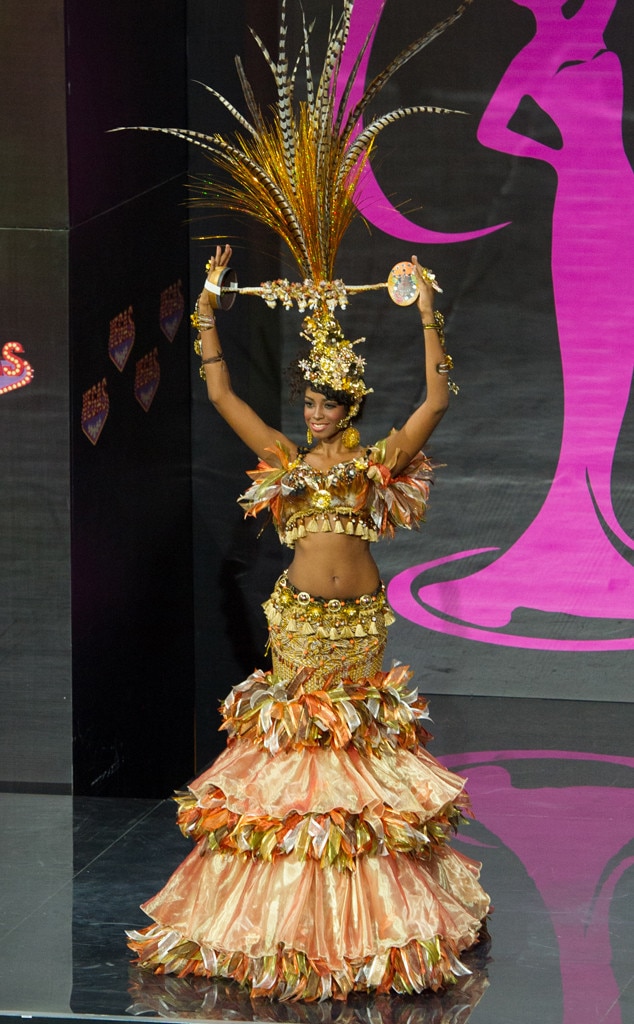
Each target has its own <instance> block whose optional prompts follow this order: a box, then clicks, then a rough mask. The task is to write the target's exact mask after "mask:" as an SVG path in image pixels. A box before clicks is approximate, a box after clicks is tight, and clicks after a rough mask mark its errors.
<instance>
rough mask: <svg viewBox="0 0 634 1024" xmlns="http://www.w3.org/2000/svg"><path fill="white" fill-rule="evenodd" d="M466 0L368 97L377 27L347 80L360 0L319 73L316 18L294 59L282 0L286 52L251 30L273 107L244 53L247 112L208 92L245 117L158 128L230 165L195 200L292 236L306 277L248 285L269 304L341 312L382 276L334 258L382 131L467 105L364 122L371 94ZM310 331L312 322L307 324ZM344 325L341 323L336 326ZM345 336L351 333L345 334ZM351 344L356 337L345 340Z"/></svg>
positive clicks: (418, 109) (417, 44)
mask: <svg viewBox="0 0 634 1024" xmlns="http://www.w3.org/2000/svg"><path fill="white" fill-rule="evenodd" d="M471 2H472V0H462V2H461V3H460V4H459V6H458V7H457V9H456V10H455V12H454V13H453V14H452V15H450V16H449V17H448V18H445V19H444V20H443V21H441V22H440V23H438V24H437V25H435V26H434V27H433V28H432V29H430V30H429V31H428V32H427V33H425V34H424V35H423V36H421V37H420V38H419V39H417V40H415V41H414V42H413V43H410V44H409V45H408V46H406V47H405V49H403V50H401V52H400V53H399V54H398V55H397V56H396V57H395V58H394V59H393V60H392V61H391V62H390V63H389V64H388V65H387V67H386V68H385V69H384V70H383V71H382V72H380V73H379V74H378V75H376V76H375V77H374V78H373V79H372V81H371V82H370V83H369V84H368V85H367V86H366V88H365V89H364V91H363V92H362V95H361V97H360V99H359V100H358V101H357V102H356V103H354V104H352V102H351V97H352V94H353V91H354V89H355V85H356V82H357V77H358V75H359V73H360V68H361V66H362V62H363V58H364V55H365V53H366V50H367V48H368V46H369V45H370V42H371V39H372V36H373V31H372V32H370V34H369V35H368V36H367V38H366V40H365V42H364V44H363V46H362V47H361V50H360V51H359V53H358V55H357V57H356V60H355V61H354V63H353V65H352V69H351V71H350V74H349V76H348V78H347V80H346V82H345V84H344V85H343V87H342V88H341V89H339V88H338V85H339V75H340V68H341V60H342V55H343V52H344V48H345V46H346V42H347V40H348V34H349V30H350V22H351V17H352V10H353V5H354V0H343V9H342V13H341V15H340V17H339V18H338V20H336V21H334V22H333V19H332V15H331V23H330V30H329V33H328V38H327V41H326V48H325V56H324V59H323V64H322V67H321V71H320V73H319V75H318V76H316V77H313V69H312V61H311V53H310V36H311V30H312V25H311V26H309V25H307V23H306V19H305V16H304V13H303V11H302V39H303V41H302V44H301V47H300V50H299V53H298V54H297V55H296V57H295V59H294V60H293V61H292V62H291V61H290V60H289V55H288V52H287V30H288V26H287V17H286V11H287V2H286V0H282V3H281V13H280V29H279V45H278V55H277V59H274V58H273V57H272V56H271V54H270V53H269V51H268V49H267V47H266V46H265V44H264V43H263V41H262V39H261V38H260V37H259V36H258V35H257V33H256V32H254V31H253V30H251V33H252V35H253V37H254V39H255V41H256V43H257V45H258V47H259V49H260V51H261V53H262V55H263V57H264V59H265V61H266V63H267V64H268V67H269V68H270V71H271V74H272V75H273V78H274V81H275V87H276V91H277V101H276V103H275V104H274V106H273V107H272V108H271V109H270V110H268V111H267V112H266V113H265V112H263V111H262V109H261V108H260V106H259V104H258V102H257V99H256V96H255V93H254V90H253V88H252V86H251V85H250V83H249V81H248V79H247V76H246V73H245V71H244V67H243V65H242V61H241V60H240V57H236V58H235V63H236V68H237V73H238V77H239V80H240V84H241V87H242V92H243V95H244V100H245V104H246V107H247V110H248V116H245V115H244V114H242V113H241V112H240V111H239V110H237V109H236V107H235V106H234V105H233V104H232V103H231V102H230V101H229V100H228V99H226V97H224V96H223V95H222V94H221V93H219V92H218V91H217V90H216V89H214V88H212V87H211V86H209V85H206V86H204V87H205V88H206V89H207V91H208V92H209V93H211V94H212V95H213V96H214V97H216V99H218V100H219V101H220V103H222V104H223V105H224V106H225V107H226V109H227V110H228V111H229V112H230V113H231V114H232V116H233V117H234V118H235V120H236V122H237V127H236V129H235V131H234V132H233V134H232V135H230V136H225V135H221V134H219V133H214V134H211V135H206V134H203V133H201V132H197V131H194V130H190V129H180V128H149V127H144V128H142V129H141V130H143V131H156V132H164V133H167V134H169V135H174V136H176V137H177V138H179V139H184V140H185V141H187V142H189V143H191V144H192V145H195V146H198V147H199V148H201V149H202V150H203V151H204V152H205V154H206V155H207V157H208V158H209V160H210V161H211V163H212V164H214V165H215V166H216V167H217V168H218V169H220V170H221V171H223V172H225V174H226V175H227V177H228V181H224V180H223V181H219V180H216V179H210V180H209V181H207V180H199V181H198V183H197V184H196V185H195V192H196V193H197V196H196V198H195V200H194V202H196V203H200V204H204V205H206V206H208V207H211V208H221V209H225V210H227V209H228V210H232V211H234V212H236V213H238V214H242V215H247V216H249V217H253V218H255V219H256V220H258V221H260V222H261V223H262V224H265V225H266V226H267V227H268V228H270V229H271V230H272V231H273V232H275V233H276V234H277V235H278V236H279V237H280V238H281V239H283V241H284V242H285V243H286V245H287V246H288V248H289V250H290V252H291V254H292V256H293V258H294V260H295V262H296V264H297V267H298V270H299V273H300V275H301V278H302V283H301V284H297V285H294V284H291V283H289V282H288V281H276V282H269V283H268V284H267V285H263V286H262V287H260V288H240V289H237V290H238V291H240V292H242V293H250V294H259V295H261V296H262V297H263V298H264V299H265V300H266V301H267V302H268V303H269V305H275V303H276V302H277V301H278V300H280V301H281V302H282V303H283V305H285V306H286V307H289V306H291V305H292V303H293V301H295V302H297V304H298V306H299V308H300V309H306V308H307V307H308V308H310V309H313V310H317V311H318V312H319V311H321V312H322V314H323V315H324V316H325V315H326V311H328V312H329V313H330V314H332V310H333V309H334V308H336V306H341V307H344V306H345V305H346V303H347V294H348V293H349V292H353V291H359V290H365V288H367V287H385V285H383V284H382V285H378V286H356V287H350V286H345V285H344V284H343V282H341V281H336V280H334V266H335V259H336V256H337V252H338V250H339V246H340V244H341V241H342V239H343V237H344V235H345V233H346V231H347V230H348V228H349V226H350V224H351V222H352V220H353V219H354V218H355V216H357V215H358V213H359V201H360V198H361V197H360V195H359V191H360V184H361V179H362V174H363V170H364V167H365V166H366V163H367V161H368V160H369V159H370V155H371V152H372V148H373V145H374V142H375V140H376V137H377V136H378V135H379V133H380V132H381V131H382V130H383V129H384V128H386V127H387V126H388V125H390V124H393V123H394V122H395V121H398V120H400V119H402V118H404V117H409V116H410V115H411V114H419V113H434V114H450V113H454V114H462V113H464V111H457V110H449V109H447V108H445V107H438V106H419V105H417V106H408V107H399V108H398V109H396V110H392V111H390V112H389V113H387V114H383V115H382V116H380V117H378V118H376V119H374V120H371V121H370V123H369V124H367V125H364V123H363V116H364V114H365V113H366V111H367V108H368V106H369V104H370V103H371V102H372V101H373V100H374V99H375V98H376V96H377V95H378V94H379V93H380V91H381V90H382V89H383V87H384V86H385V84H386V83H387V82H388V81H389V79H390V78H391V77H392V76H393V75H394V74H395V72H396V71H398V70H399V68H401V67H402V66H403V65H404V64H405V63H407V61H409V60H411V58H412V57H414V56H415V55H416V54H418V53H419V52H420V51H421V50H422V49H424V48H425V47H426V46H428V45H429V43H431V42H432V41H433V40H434V39H436V38H437V37H438V36H439V35H440V34H441V33H442V32H444V31H445V29H447V28H448V27H449V26H450V25H452V24H453V23H454V22H455V21H456V20H457V19H458V18H459V17H460V16H461V15H462V14H463V13H464V11H465V10H466V9H467V8H468V7H469V6H470V4H471ZM302 60H303V63H304V69H305V71H304V73H305V82H306V90H305V92H306V94H305V98H303V99H300V98H298V97H297V96H296V95H295V82H296V78H297V72H298V69H299V65H300V62H302ZM304 331H305V334H304V336H306V335H307V334H308V336H309V337H310V325H308V330H307V322H305V324H304ZM335 333H336V332H335ZM344 340H345V339H344ZM346 345H350V342H346Z"/></svg>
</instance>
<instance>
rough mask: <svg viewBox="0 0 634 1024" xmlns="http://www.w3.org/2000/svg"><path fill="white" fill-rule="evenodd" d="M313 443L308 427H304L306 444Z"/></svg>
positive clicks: (311, 433)
mask: <svg viewBox="0 0 634 1024" xmlns="http://www.w3.org/2000/svg"><path fill="white" fill-rule="evenodd" d="M312 443H313V432H312V430H311V429H310V427H306V444H312Z"/></svg>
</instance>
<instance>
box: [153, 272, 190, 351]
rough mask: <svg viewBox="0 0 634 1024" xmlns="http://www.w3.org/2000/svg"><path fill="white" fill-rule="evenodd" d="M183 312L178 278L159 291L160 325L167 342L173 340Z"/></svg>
mask: <svg viewBox="0 0 634 1024" xmlns="http://www.w3.org/2000/svg"><path fill="white" fill-rule="evenodd" d="M184 312H185V299H184V298H183V284H182V282H181V281H180V280H179V281H177V282H176V284H171V285H170V286H169V288H166V289H165V291H162V292H161V312H160V320H159V323H160V326H161V330H162V331H163V334H164V335H165V337H166V338H167V340H168V341H169V342H172V341H174V338H175V337H176V332H177V331H178V328H179V327H180V325H181V320H182V319H183V313H184Z"/></svg>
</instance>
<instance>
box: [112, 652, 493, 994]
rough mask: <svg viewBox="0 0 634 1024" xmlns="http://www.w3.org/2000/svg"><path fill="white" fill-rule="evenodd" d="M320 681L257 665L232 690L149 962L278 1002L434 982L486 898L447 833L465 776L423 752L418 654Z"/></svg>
mask: <svg viewBox="0 0 634 1024" xmlns="http://www.w3.org/2000/svg"><path fill="white" fill-rule="evenodd" d="M360 642H363V640H358V641H355V643H360ZM310 678H311V669H310V667H304V668H301V669H300V670H299V671H298V673H297V674H296V675H295V677H294V678H293V679H292V680H290V681H287V682H283V681H279V680H278V679H277V678H276V677H275V676H273V675H272V674H270V673H263V672H255V673H254V674H253V675H252V676H250V677H249V679H247V680H246V681H245V682H244V683H241V684H240V685H239V686H237V687H235V688H234V690H233V691H232V692H231V694H230V695H229V697H228V698H227V700H226V701H225V702H224V704H223V708H222V710H223V715H224V719H225V722H224V726H223V728H225V729H226V730H227V731H228V733H229V744H228V747H227V749H226V750H225V751H224V752H223V754H221V755H220V757H219V758H218V759H217V760H216V762H215V763H214V764H213V765H212V766H211V767H210V768H209V769H208V770H207V771H205V772H204V773H203V774H202V775H201V776H200V777H199V778H198V779H196V780H195V781H194V782H193V783H192V784H191V786H190V787H189V790H188V792H187V793H185V794H181V795H179V796H178V798H177V799H178V802H179V804H180V810H179V817H178V820H179V825H180V827H181V829H182V831H183V832H184V833H185V834H186V835H188V836H190V837H191V838H192V839H193V840H194V843H195V845H194V848H193V850H192V851H191V853H190V854H189V856H188V857H187V858H186V859H185V860H184V861H183V863H182V864H181V865H180V866H179V867H178V868H177V870H176V871H175V872H174V874H173V875H172V877H171V878H170V880H169V881H168V882H167V884H166V886H165V887H164V888H163V889H162V890H161V891H160V892H159V893H158V894H157V895H156V896H154V897H153V898H152V899H150V900H148V901H147V903H145V904H144V905H143V910H144V911H145V912H146V913H147V914H148V915H149V916H150V917H151V918H152V919H153V921H154V924H151V925H149V926H148V927H147V928H145V929H142V930H140V931H132V932H129V933H128V936H129V945H130V947H131V948H132V949H133V950H134V951H135V952H136V954H137V957H138V959H137V961H136V963H138V964H139V965H140V966H142V967H145V968H148V969H151V970H153V971H155V972H157V973H176V974H178V975H181V976H183V975H187V974H196V975H205V976H208V977H223V978H232V979H235V980H236V981H238V982H240V983H242V984H244V985H245V986H247V987H248V989H249V990H250V992H251V995H252V996H260V997H268V998H277V999H304V1000H314V999H324V998H328V997H330V996H332V997H335V998H345V997H346V996H347V995H348V994H349V993H350V992H353V991H378V992H386V991H389V990H393V991H396V992H401V993H404V992H420V991H422V990H423V989H425V988H433V989H437V988H439V987H441V986H443V985H444V984H446V983H447V982H450V981H452V980H454V979H455V978H456V976H457V975H460V974H465V973H469V972H468V971H467V969H466V968H465V967H464V966H463V965H462V964H461V963H460V960H459V956H460V953H461V952H462V951H463V950H465V949H467V948H469V947H470V946H472V945H474V944H475V943H476V942H477V941H478V937H479V933H480V930H481V927H482V922H483V920H484V918H485V917H486V915H487V913H488V910H489V899H488V897H487V895H486V893H485V892H484V891H483V889H482V888H481V886H480V884H479V882H478V875H479V868H480V865H479V864H478V863H476V862H475V861H472V860H470V859H468V858H466V857H464V856H463V855H462V854H460V853H458V852H456V851H455V850H453V849H452V848H451V847H450V845H449V844H448V839H449V837H450V835H451V832H452V830H454V829H455V828H456V826H457V824H458V823H459V821H460V820H461V819H462V818H463V816H464V814H466V813H468V812H469V810H468V800H467V798H466V796H465V794H464V792H463V785H464V780H463V779H461V778H460V777H459V776H457V775H454V774H453V773H452V772H449V771H448V770H446V769H445V768H443V767H442V765H440V764H439V763H438V762H437V761H436V760H435V759H434V758H433V757H431V755H430V754H428V753H427V751H426V750H425V748H424V742H425V740H426V739H427V738H428V734H427V733H426V732H425V730H424V728H423V726H422V720H423V719H424V718H425V717H426V704H425V702H424V701H423V700H422V699H421V698H419V697H418V695H417V691H416V690H415V689H413V688H412V687H411V685H410V682H409V679H410V673H409V672H408V670H407V669H406V668H405V667H404V666H396V667H394V668H393V669H392V670H391V671H390V672H387V673H386V672H378V673H376V674H375V675H374V676H373V677H372V678H371V679H360V680H356V681H353V680H352V679H350V678H345V677H342V675H341V672H340V671H337V672H336V673H333V675H332V677H330V678H329V679H326V680H324V681H320V689H318V690H311V688H310Z"/></svg>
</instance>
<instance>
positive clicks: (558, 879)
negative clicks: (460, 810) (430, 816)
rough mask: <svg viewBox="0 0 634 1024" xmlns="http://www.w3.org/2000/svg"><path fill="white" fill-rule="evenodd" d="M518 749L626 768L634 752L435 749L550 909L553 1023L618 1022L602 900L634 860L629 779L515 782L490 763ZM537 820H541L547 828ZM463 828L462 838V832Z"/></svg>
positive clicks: (517, 754) (512, 756)
mask: <svg viewBox="0 0 634 1024" xmlns="http://www.w3.org/2000/svg"><path fill="white" fill-rule="evenodd" d="M526 758H530V759H533V758H536V759H540V758H546V759H552V760H559V759H564V760H574V761H586V762H592V761H596V762H606V763H611V764H619V765H623V766H626V767H630V768H634V758H626V757H611V756H609V755H601V754H584V753H573V752H569V751H557V750H509V751H488V752H486V753H477V754H475V753H470V754H460V755H458V754H456V755H452V756H450V757H443V758H442V761H443V763H444V764H445V765H446V766H447V767H449V768H454V769H458V770H461V771H462V770H464V769H467V772H468V776H469V792H470V794H471V797H472V800H473V802H474V806H475V811H476V816H477V819H478V821H480V822H482V824H483V825H484V826H485V827H486V828H487V829H489V831H490V832H492V833H493V834H494V835H496V836H498V837H499V838H500V839H501V840H502V842H503V843H504V844H505V846H507V847H508V848H509V849H510V850H512V851H513V853H515V854H516V855H517V857H519V859H520V860H521V862H522V863H523V865H524V867H525V868H526V871H527V873H528V875H529V876H530V877H531V878H532V879H533V881H534V883H535V885H536V886H537V889H538V890H539V892H540V894H541V896H542V899H543V900H544V904H545V906H546V908H547V910H548V912H549V913H550V915H551V918H552V923H553V928H554V931H555V935H556V936H557V942H558V945H559V959H560V969H561V980H562V990H563V1004H564V1016H563V1022H562V1024H596V1022H597V1021H602V1022H604V1024H621V1019H622V1018H621V1012H620V1008H619V989H618V985H617V982H616V979H615V977H614V973H613V970H612V962H613V956H612V949H611V944H610V928H609V923H610V922H609V909H610V901H611V899H612V896H613V893H614V889H615V886H616V884H617V882H618V880H619V879H620V878H621V876H622V875H623V874H624V872H625V871H626V870H627V869H628V868H630V867H631V866H632V864H634V857H632V856H628V855H626V854H625V848H626V847H627V845H628V844H629V843H630V841H631V839H632V820H633V819H634V789H628V788H625V787H617V786H614V787H604V786H568V787H562V788H558V787H552V788H551V787H547V786H545V787H541V788H535V789H523V788H522V789H518V788H515V787H514V786H513V784H512V781H511V776H510V774H509V772H508V771H507V769H506V768H504V767H502V766H501V765H496V764H495V763H491V762H496V761H498V762H499V761H511V760H518V759H526ZM469 765H473V767H472V768H469ZM536 807H539V814H538V816H536V811H535V808H536ZM545 821H548V822H550V825H549V828H548V830H547V833H545V832H544V830H543V823H544V822H545ZM462 838H464V839H465V841H468V838H469V837H468V833H467V835H466V836H464V837H462ZM619 854H621V856H620V857H619Z"/></svg>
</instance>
